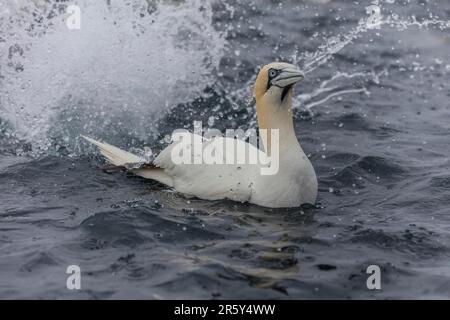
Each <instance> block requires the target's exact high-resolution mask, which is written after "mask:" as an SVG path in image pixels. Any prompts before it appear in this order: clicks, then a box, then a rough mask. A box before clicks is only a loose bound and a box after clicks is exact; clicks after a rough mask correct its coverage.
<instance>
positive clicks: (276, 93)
mask: <svg viewBox="0 0 450 320" xmlns="http://www.w3.org/2000/svg"><path fill="white" fill-rule="evenodd" d="M304 77H305V76H304V74H303V72H301V71H300V70H299V69H298V68H297V67H296V66H294V65H292V64H290V63H285V62H272V63H269V64H267V65H265V66H264V67H262V68H261V70H260V71H259V73H258V77H257V78H256V83H255V90H254V94H255V98H256V104H257V105H258V104H269V105H272V106H274V107H276V106H282V105H288V106H290V102H291V97H292V87H293V86H294V85H295V84H296V83H297V82H299V81H301V80H303V78H304Z"/></svg>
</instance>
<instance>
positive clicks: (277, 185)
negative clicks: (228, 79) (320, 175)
mask: <svg viewBox="0 0 450 320" xmlns="http://www.w3.org/2000/svg"><path fill="white" fill-rule="evenodd" d="M303 78H304V75H303V73H302V72H301V71H300V70H299V69H298V68H296V67H295V66H294V65H292V64H288V63H282V62H274V63H270V64H268V65H266V66H264V67H263V68H261V70H260V71H259V74H258V76H257V79H256V84H255V86H254V96H255V99H256V113H257V119H258V126H259V129H260V132H261V129H266V130H271V129H278V131H277V132H278V133H279V139H276V138H274V139H272V138H273V136H271V135H270V134H268V135H261V139H262V144H263V146H262V147H263V148H264V150H265V151H263V150H260V149H257V148H256V147H255V146H253V145H252V144H249V143H246V142H245V141H243V140H239V139H232V138H229V137H228V138H227V137H216V138H214V139H210V140H205V139H203V140H200V143H201V145H202V147H203V148H209V150H214V154H215V155H216V156H217V155H219V157H223V158H225V157H226V154H227V152H228V150H225V151H224V149H223V146H224V145H226V143H227V142H230V141H231V142H232V143H236V144H237V150H239V146H241V147H242V146H244V147H245V148H247V149H246V150H250V151H256V153H257V154H258V156H259V157H260V159H263V161H261V162H260V163H258V164H235V163H233V164H206V163H202V164H185V163H178V162H177V161H174V160H173V156H172V155H173V153H172V152H173V151H174V148H175V143H171V144H170V145H169V146H167V147H166V148H165V149H164V150H163V151H161V153H160V154H159V155H158V156H157V157H156V158H155V159H154V161H153V162H152V163H151V164H149V163H146V162H147V161H146V160H145V159H143V158H141V157H139V156H136V155H134V154H131V153H129V152H126V151H123V150H121V149H119V148H117V147H114V146H112V145H110V144H107V143H103V142H99V141H96V140H94V139H91V138H88V137H85V136H83V138H85V139H86V140H88V141H89V142H91V143H93V144H94V145H96V146H98V147H99V148H100V152H101V154H102V155H103V156H104V157H105V158H106V160H107V161H108V162H110V163H111V164H113V165H115V166H124V167H125V168H127V169H128V170H129V171H131V172H133V173H134V174H136V175H138V176H141V177H144V178H147V179H152V180H156V181H159V182H160V183H163V184H165V185H167V186H169V187H172V188H174V189H175V190H176V191H177V192H180V193H182V194H184V195H186V196H188V197H197V198H200V199H205V200H218V199H231V200H234V201H240V202H250V203H253V204H256V205H260V206H264V207H271V208H282V207H297V206H300V205H302V204H305V203H310V204H314V203H315V201H316V197H317V178H316V173H315V171H314V168H313V166H312V165H311V162H310V161H309V159H308V157H307V156H306V154H305V153H304V152H303V150H302V148H301V147H300V144H299V142H298V140H297V137H296V135H295V131H294V123H293V117H292V87H293V86H294V84H296V83H297V82H299V81H301V80H302V79H303ZM190 135H191V137H192V138H193V139H195V138H198V137H199V136H198V135H195V134H194V133H190ZM200 137H201V136H200ZM200 139H202V138H200ZM197 141H198V140H197ZM274 143H276V144H277V145H276V146H275V145H274ZM193 149H194V148H192V149H189V150H193ZM234 150H236V149H234ZM234 150H233V152H234ZM275 152H276V153H277V155H278V159H277V161H278V163H277V165H278V166H279V167H278V168H277V171H276V173H275V174H269V175H264V174H262V173H261V172H262V171H261V169H262V167H266V168H270V167H271V165H272V163H271V161H272V160H271V159H274V158H272V157H275ZM193 153H194V151H192V154H191V155H192V156H193ZM233 156H234V155H233ZM237 156H238V155H237ZM272 162H273V161H272ZM261 163H265V164H261ZM267 163H268V165H267ZM142 164H143V165H142Z"/></svg>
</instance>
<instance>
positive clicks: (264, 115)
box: [256, 93, 301, 156]
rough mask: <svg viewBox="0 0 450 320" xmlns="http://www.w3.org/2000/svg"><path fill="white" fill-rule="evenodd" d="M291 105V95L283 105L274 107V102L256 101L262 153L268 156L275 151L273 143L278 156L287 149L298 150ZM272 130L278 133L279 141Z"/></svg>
mask: <svg viewBox="0 0 450 320" xmlns="http://www.w3.org/2000/svg"><path fill="white" fill-rule="evenodd" d="M274 103H275V104H274ZM291 105H292V97H291V93H290V94H289V96H288V97H286V99H285V102H284V103H282V104H278V105H276V101H275V102H273V101H270V100H269V101H264V100H263V101H257V105H256V108H257V117H258V126H259V130H260V137H261V140H262V142H263V144H264V151H265V152H266V153H267V155H269V156H270V155H271V154H272V152H275V151H276V149H277V148H276V146H275V145H274V144H275V143H278V150H279V152H280V155H281V154H283V152H285V151H286V150H287V149H296V148H300V144H299V142H298V139H297V136H296V135H295V130H294V120H293V117H292V108H291ZM261 129H264V130H261ZM274 129H275V131H278V138H279V139H276V134H275V132H274ZM300 150H301V148H300Z"/></svg>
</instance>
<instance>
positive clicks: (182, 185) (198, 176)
mask: <svg viewBox="0 0 450 320" xmlns="http://www.w3.org/2000/svg"><path fill="white" fill-rule="evenodd" d="M190 135H191V137H192V141H193V139H194V137H195V135H194V134H190ZM197 137H199V136H197ZM227 143H228V144H230V143H234V145H235V148H234V150H235V151H233V150H231V148H230V147H229V146H230V145H228V146H227ZM192 146H193V145H192ZM226 146H227V147H226ZM175 148H176V143H172V144H171V145H169V146H168V147H167V148H166V149H164V150H163V151H162V152H161V153H160V154H159V155H158V157H156V159H155V161H154V164H155V165H156V166H158V167H160V168H164V171H165V173H166V174H167V175H169V176H170V177H171V178H172V179H173V181H174V184H173V186H174V188H175V189H176V190H177V191H178V192H181V193H184V194H187V195H191V196H196V197H198V198H202V199H208V200H215V199H224V198H228V199H232V200H235V201H247V200H249V199H250V197H251V194H252V190H253V185H254V182H255V179H256V178H257V177H258V175H259V173H260V165H259V164H258V163H255V164H249V163H248V160H246V159H242V156H243V154H242V151H239V150H247V151H245V152H247V154H250V153H251V152H254V154H257V156H259V157H261V158H264V157H265V158H267V157H266V155H265V153H264V152H262V151H260V150H258V149H257V148H256V147H255V146H253V145H251V144H249V143H246V142H244V141H242V140H239V139H232V138H223V137H216V138H214V139H211V140H208V141H204V142H203V143H202V149H201V150H200V152H202V153H203V156H205V155H206V154H209V155H213V156H214V159H216V160H217V161H216V163H215V164H207V163H204V161H205V159H204V158H203V163H201V164H194V163H193V162H194V161H193V158H194V155H195V154H196V152H199V150H195V148H194V147H191V148H190V149H189V150H187V152H190V157H191V160H192V161H191V163H179V162H177V161H174V155H175V156H176V153H175V151H176V150H175ZM230 153H234V154H230ZM233 156H234V157H235V159H234V160H233V164H226V163H227V157H228V159H232V158H233ZM237 156H239V157H240V160H241V164H240V162H237V161H236V157H237ZM220 159H221V160H222V162H220ZM242 160H244V161H242ZM217 162H218V163H217ZM220 163H223V164H220Z"/></svg>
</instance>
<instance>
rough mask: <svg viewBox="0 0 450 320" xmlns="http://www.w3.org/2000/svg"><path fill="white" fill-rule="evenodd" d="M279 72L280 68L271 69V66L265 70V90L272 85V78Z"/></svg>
mask: <svg viewBox="0 0 450 320" xmlns="http://www.w3.org/2000/svg"><path fill="white" fill-rule="evenodd" d="M279 73H280V70H277V69H272V68H271V69H269V70H268V71H267V89H266V91H267V90H269V89H270V87H271V86H272V83H271V81H272V79H273V78H275V77H276V76H277V75H278V74H279ZM271 74H272V76H271Z"/></svg>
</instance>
